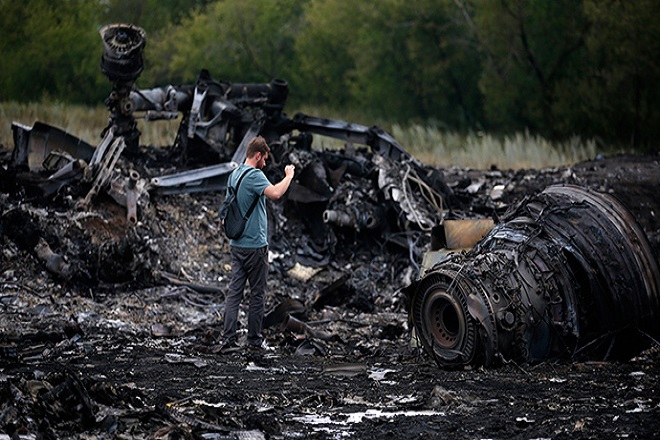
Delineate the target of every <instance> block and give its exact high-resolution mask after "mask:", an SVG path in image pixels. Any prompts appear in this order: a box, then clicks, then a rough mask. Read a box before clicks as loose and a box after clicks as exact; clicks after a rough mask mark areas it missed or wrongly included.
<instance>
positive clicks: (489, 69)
mask: <svg viewBox="0 0 660 440" xmlns="http://www.w3.org/2000/svg"><path fill="white" fill-rule="evenodd" d="M475 4H476V5H477V7H476V8H475V17H474V23H475V26H476V29H477V35H478V38H479V42H480V46H481V48H482V50H483V53H484V56H485V59H486V63H485V68H484V74H483V76H482V78H481V82H480V86H481V90H482V91H483V93H484V96H485V103H486V105H485V111H486V115H487V118H488V120H489V121H490V123H491V124H492V125H494V126H497V127H500V128H501V129H504V130H511V129H515V128H516V127H527V128H529V129H532V130H533V131H537V132H541V133H544V134H546V135H549V136H552V137H557V136H558V135H561V134H566V133H558V126H557V119H558V115H557V114H556V113H557V110H558V109H557V106H556V103H557V100H558V95H561V94H562V93H563V92H564V91H566V90H570V89H571V88H573V87H575V84H576V82H577V81H578V80H579V77H580V76H579V71H578V70H576V69H574V66H576V65H578V64H579V60H580V59H581V58H582V57H584V56H585V47H584V37H585V32H586V29H587V26H586V20H585V18H584V16H583V14H582V6H581V1H580V0H555V1H552V2H543V1H534V0H502V1H498V2H492V1H488V0H476V1H475Z"/></svg>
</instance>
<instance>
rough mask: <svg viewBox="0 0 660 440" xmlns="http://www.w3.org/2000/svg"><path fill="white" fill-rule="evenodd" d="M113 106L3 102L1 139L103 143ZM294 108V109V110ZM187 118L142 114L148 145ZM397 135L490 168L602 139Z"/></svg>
mask: <svg viewBox="0 0 660 440" xmlns="http://www.w3.org/2000/svg"><path fill="white" fill-rule="evenodd" d="M302 111H303V112H304V113H307V114H310V115H314V116H323V117H328V118H335V119H339V120H343V121H346V122H354V123H358V124H363V125H367V126H370V125H373V124H370V123H369V122H365V121H361V120H359V118H360V117H359V116H355V118H356V119H348V118H343V117H342V116H340V115H336V114H332V113H327V112H326V113H324V112H323V109H313V108H312V109H307V108H305V109H303V110H302ZM108 115H109V112H108V110H107V109H106V108H105V107H103V106H97V107H88V106H82V105H69V104H61V103H47V104H44V103H27V104H26V103H15V102H3V103H0V145H2V146H4V147H5V148H13V139H12V133H11V123H12V122H13V121H16V122H19V123H21V124H23V125H27V126H32V124H34V122H36V121H41V122H44V123H47V124H50V125H53V126H55V127H58V128H60V129H62V130H64V131H66V132H68V133H70V134H72V135H74V136H77V137H79V138H81V139H83V140H84V141H86V142H88V143H89V144H91V145H98V143H99V142H100V133H101V131H102V130H103V128H105V126H106V125H107V123H108ZM292 115H293V113H291V114H290V116H292ZM180 121H181V118H180V117H179V118H178V119H176V120H173V121H153V122H146V121H144V120H141V119H138V129H139V130H140V132H141V133H142V134H141V137H140V143H141V144H143V145H156V146H158V145H171V144H172V143H173V142H174V138H175V136H176V132H177V129H178V126H179V124H180ZM383 127H384V128H386V129H387V130H388V131H389V132H390V134H392V136H394V138H395V139H396V140H397V141H398V142H399V143H400V144H401V145H402V146H403V147H404V148H406V150H407V151H409V152H410V153H411V154H412V155H414V156H415V157H416V158H417V159H419V160H420V161H421V162H423V163H425V164H428V165H431V166H434V167H440V168H446V167H451V166H459V167H469V168H474V169H488V168H490V167H491V166H496V167H498V168H500V169H530V168H535V169H541V168H548V167H556V166H561V165H572V164H574V163H577V162H580V161H582V160H586V159H593V158H594V157H595V156H596V154H597V153H598V150H597V147H596V143H595V142H594V141H592V140H587V141H583V140H581V139H579V138H577V137H576V138H574V139H570V140H569V141H566V142H564V143H552V142H550V141H548V140H546V139H544V138H542V137H539V136H536V135H532V134H530V133H516V134H513V135H510V136H504V137H499V136H495V135H492V134H489V133H471V134H460V133H455V132H447V131H445V130H442V129H440V128H438V127H436V126H433V125H426V126H425V125H419V124H412V125H405V126H404V125H400V124H393V125H391V126H389V127H385V126H383ZM342 146H343V144H342V142H341V141H338V140H336V139H328V138H323V137H318V136H317V137H316V138H315V148H319V149H321V148H331V149H332V148H341V147H342Z"/></svg>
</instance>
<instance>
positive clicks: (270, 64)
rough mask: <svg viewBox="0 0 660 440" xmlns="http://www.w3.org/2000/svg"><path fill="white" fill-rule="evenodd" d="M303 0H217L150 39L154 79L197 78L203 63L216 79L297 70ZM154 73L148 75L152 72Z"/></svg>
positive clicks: (264, 77) (259, 77) (263, 77)
mask: <svg viewBox="0 0 660 440" xmlns="http://www.w3.org/2000/svg"><path fill="white" fill-rule="evenodd" d="M303 3H304V2H302V1H299V0H278V1H271V0H244V1H241V2H234V1H218V2H216V3H212V4H209V5H208V6H207V7H206V8H203V9H200V10H198V11H195V12H193V13H192V14H191V16H190V17H189V18H183V19H182V22H181V24H179V25H171V26H169V27H168V28H166V29H165V30H164V32H162V33H161V35H160V38H159V40H158V41H154V42H153V43H151V44H150V49H149V51H148V53H147V55H148V57H149V58H150V59H153V60H158V64H156V63H155V62H154V63H153V65H154V66H153V67H155V68H154V70H153V72H152V74H151V76H150V78H151V80H152V81H153V82H160V83H163V82H165V81H168V82H169V81H182V82H190V81H193V80H194V78H195V77H196V75H197V73H198V72H199V70H200V69H201V68H206V69H208V70H209V71H210V73H211V75H212V76H213V77H215V78H217V79H223V80H227V81H231V82H266V81H269V80H270V79H272V78H274V77H282V78H285V79H287V78H288V77H290V76H292V75H290V74H291V73H292V72H293V71H295V70H294V68H292V66H295V64H296V62H295V53H294V39H295V34H296V32H297V28H298V26H299V21H300V19H301V17H302V4H303ZM148 78H149V77H148Z"/></svg>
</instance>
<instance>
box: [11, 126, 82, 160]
mask: <svg viewBox="0 0 660 440" xmlns="http://www.w3.org/2000/svg"><path fill="white" fill-rule="evenodd" d="M11 129H12V134H13V136H14V151H13V156H12V159H13V162H14V165H15V166H16V167H17V168H20V167H27V168H28V169H29V170H30V171H33V172H38V171H42V170H44V169H45V166H44V163H45V162H47V159H48V158H49V155H51V154H52V153H55V152H60V153H67V154H68V155H70V156H72V157H73V158H76V159H81V160H83V161H86V162H88V161H89V160H90V159H91V158H92V155H93V154H94V148H93V147H92V146H91V145H89V144H88V143H87V142H85V141H83V140H81V139H78V138H76V137H75V136H72V135H71V134H69V133H66V132H65V131H63V130H61V129H59V128H57V127H53V126H51V125H48V124H45V123H43V122H39V121H37V122H35V123H34V125H33V126H32V127H28V126H26V125H23V124H20V123H18V122H13V123H12V125H11Z"/></svg>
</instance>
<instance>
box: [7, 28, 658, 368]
mask: <svg viewBox="0 0 660 440" xmlns="http://www.w3.org/2000/svg"><path fill="white" fill-rule="evenodd" d="M101 37H102V40H103V49H104V50H103V55H102V57H101V70H102V71H103V73H104V74H105V75H106V76H107V77H108V79H109V80H110V81H111V82H112V92H111V93H110V95H109V96H108V98H107V99H106V101H105V103H106V105H107V107H108V109H109V111H110V117H109V122H108V126H107V127H106V128H105V129H104V130H103V133H102V140H101V142H100V144H99V145H98V146H97V147H92V146H90V145H88V144H86V143H85V142H83V141H81V140H79V139H77V138H75V137H74V136H71V135H69V134H67V133H64V132H62V131H61V130H58V129H56V128H54V127H50V126H47V125H45V124H41V123H36V124H35V125H34V126H33V127H31V128H30V127H26V126H23V125H21V124H17V123H15V124H14V125H13V126H12V128H13V132H14V143H15V149H14V152H13V162H14V166H15V167H16V168H18V169H27V170H30V171H32V172H38V173H45V174H46V175H47V176H48V177H47V179H46V180H45V181H44V182H43V183H41V184H40V185H41V188H42V190H43V192H44V193H55V192H57V191H58V190H59V188H61V187H63V186H65V185H71V184H78V185H79V186H80V187H81V188H84V189H85V193H84V194H83V195H82V197H80V199H79V200H78V202H77V205H78V206H79V207H81V208H89V206H90V204H91V202H92V200H93V199H94V197H95V196H96V195H97V194H99V192H101V191H106V192H107V193H108V194H110V195H111V196H112V197H113V198H114V199H115V200H116V201H117V202H118V203H120V204H121V205H124V206H125V207H126V213H127V219H128V221H129V222H130V223H132V224H135V223H136V222H137V221H138V218H139V213H140V205H141V204H144V203H146V202H145V200H146V199H147V198H148V196H149V195H150V194H178V193H192V192H203V191H222V190H223V189H224V188H225V187H226V182H227V178H228V176H229V174H230V173H231V172H232V171H233V170H234V169H235V168H236V167H237V166H238V164H239V163H241V162H242V161H243V160H244V158H245V150H246V147H247V144H248V143H249V141H250V140H251V139H252V138H254V137H255V136H257V135H261V136H264V137H265V138H266V140H267V141H268V143H269V145H270V146H271V158H272V160H271V161H270V163H269V166H268V168H267V169H266V170H265V171H266V173H267V175H269V177H273V178H274V179H276V178H277V177H278V173H281V169H282V168H283V166H284V164H286V163H291V162H293V163H296V165H297V169H299V170H300V171H299V174H298V175H297V178H296V183H295V184H294V185H292V187H291V189H290V192H289V195H288V200H289V201H291V202H293V203H295V204H298V206H300V207H302V208H301V209H299V210H298V214H299V215H300V216H304V217H307V222H306V224H307V225H308V227H309V228H310V229H312V230H315V228H317V229H316V230H319V229H318V228H319V226H318V225H319V224H321V225H326V226H327V225H332V226H335V227H338V228H352V229H355V230H356V231H358V232H365V231H366V232H367V233H374V234H375V233H377V231H379V230H382V228H383V227H384V225H386V228H387V229H389V230H392V229H396V230H403V231H405V230H406V229H416V230H417V231H421V232H423V233H429V234H431V243H432V249H431V250H430V252H428V253H427V254H426V256H425V262H424V264H423V267H422V270H421V272H420V273H419V277H418V279H417V280H415V281H414V282H413V283H412V284H411V285H410V286H408V287H407V288H405V289H404V290H405V293H406V295H407V297H408V312H409V318H410V323H411V326H412V329H413V332H414V334H415V338H416V339H417V340H419V341H420V345H421V347H422V348H423V349H424V350H425V351H426V352H427V353H428V354H429V355H431V356H432V357H433V359H435V360H436V362H437V364H438V365H439V366H440V367H442V368H463V367H479V366H493V365H499V364H502V363H505V362H509V361H515V362H520V363H525V362H538V361H543V360H546V359H575V358H598V359H603V358H626V357H629V356H631V355H634V354H635V353H637V352H638V351H639V350H640V349H641V348H642V347H643V346H644V345H645V344H647V343H648V342H649V341H653V340H656V339H657V338H658V335H659V334H660V331H659V325H658V318H659V317H660V288H659V285H660V282H659V281H658V280H660V275H659V270H658V264H657V259H656V258H655V257H654V256H653V253H652V251H651V249H650V247H649V244H648V241H647V239H646V237H645V236H644V233H643V231H642V230H641V228H640V227H639V226H638V225H637V224H636V222H635V219H634V218H633V217H632V215H631V214H630V213H629V212H628V211H627V210H626V208H625V207H624V206H623V205H622V204H621V203H620V202H619V201H617V200H616V199H614V198H613V197H611V196H608V195H606V194H601V193H597V192H595V191H591V190H587V189H584V188H581V187H576V186H553V187H549V188H548V189H546V190H545V191H544V192H543V193H541V194H539V195H537V196H535V197H532V198H528V199H526V200H525V201H523V202H522V203H521V204H519V205H518V206H517V207H515V209H512V210H511V211H510V212H509V213H507V215H506V216H505V217H503V218H502V219H499V220H498V224H497V225H496V226H495V227H494V228H493V229H492V230H490V232H487V233H486V234H485V237H484V238H483V240H481V241H479V242H478V243H476V240H475V242H474V243H471V245H472V244H474V245H475V246H474V247H473V248H472V249H447V240H446V239H447V237H446V236H445V237H442V239H438V236H440V235H442V234H443V232H441V231H444V224H445V220H446V219H448V218H450V217H451V195H452V191H451V190H450V188H449V187H448V186H447V185H446V184H445V182H444V181H443V176H442V173H441V172H440V171H438V170H435V169H432V168H430V167H426V166H424V165H423V164H421V163H419V162H418V161H417V160H416V159H415V158H414V157H413V156H412V155H410V154H409V153H408V152H407V151H406V150H405V149H404V148H403V147H402V146H401V145H400V144H399V143H397V142H396V140H395V139H394V138H393V137H392V136H391V135H390V134H388V133H387V132H385V131H384V130H382V129H381V128H379V127H377V126H372V127H366V126H362V125H358V124H351V123H346V122H342V121H336V120H329V119H324V118H318V117H313V116H309V115H304V114H300V113H299V114H296V115H295V116H294V117H293V118H289V117H288V116H287V115H286V113H284V106H285V103H286V100H287V97H288V92H289V89H288V84H287V83H286V81H284V80H281V79H273V80H272V81H271V82H269V83H264V84H236V83H226V82H221V81H216V80H214V79H213V78H212V77H211V75H210V73H209V72H208V71H206V70H202V71H201V72H200V73H199V75H198V77H197V81H196V83H195V84H190V85H181V86H172V85H168V86H165V87H158V88H153V89H146V90H145V89H138V88H137V87H136V86H135V81H136V80H137V79H138V77H139V75H140V73H141V72H142V69H143V58H142V53H143V49H144V46H145V44H146V35H145V33H144V31H143V30H142V29H141V28H139V27H136V26H132V25H124V24H114V25H109V26H106V27H104V28H103V29H102V30H101ZM179 116H182V120H181V123H180V126H179V129H178V134H177V139H176V145H175V147H176V150H177V151H178V156H177V157H178V159H177V160H179V161H182V158H183V162H184V161H185V158H186V157H192V156H194V155H200V154H201V155H203V157H204V158H205V159H207V161H208V162H210V163H211V165H208V164H205V166H201V167H196V168H191V167H187V168H188V169H185V170H184V171H181V172H177V173H172V174H166V175H159V176H151V177H148V178H143V177H142V176H140V174H139V173H138V172H137V171H136V170H134V169H128V170H119V171H118V170H117V166H116V165H117V163H118V161H119V158H120V156H122V155H127V154H133V155H135V154H139V139H140V132H139V130H138V128H137V123H136V119H139V118H144V119H145V120H148V121H150V120H158V119H176V118H178V117H179ZM314 135H320V136H328V137H332V138H336V139H340V140H343V141H345V142H346V143H347V146H348V147H347V149H346V150H345V151H343V152H342V154H339V153H337V152H332V151H323V152H321V153H317V152H313V151H312V149H311V147H312V139H313V136H314ZM354 144H357V145H364V146H367V147H369V154H367V155H364V154H352V152H353V151H355V147H353V145H354ZM183 162H182V163H183ZM346 175H354V176H366V175H370V176H374V175H375V176H376V177H375V179H374V180H375V181H377V190H375V191H374V190H373V189H368V188H359V187H358V186H356V185H355V184H353V186H348V190H345V191H344V193H345V195H346V197H345V198H338V197H337V193H338V191H337V190H336V189H337V188H338V186H339V185H340V181H341V180H342V177H343V176H346ZM318 235H322V232H317V233H314V232H312V237H313V238H314V237H315V236H318ZM399 237H403V238H401V240H402V242H401V243H399V244H400V245H402V246H403V247H406V246H411V244H410V237H405V236H399ZM478 238H481V235H479V237H478ZM40 246H41V248H43V249H44V250H43V251H42V252H41V253H42V254H44V255H45V257H44V259H45V260H47V262H48V261H50V262H52V261H60V260H61V258H60V259H59V260H58V256H57V255H54V254H53V253H52V251H50V250H49V248H48V245H47V244H44V243H41V244H40ZM411 254H413V252H412V250H411ZM414 257H415V256H413V257H411V260H413V259H414ZM47 264H48V263H47ZM53 272H55V273H59V274H60V275H66V273H65V272H66V268H62V267H59V266H58V267H57V268H55V270H53ZM285 320H286V317H285Z"/></svg>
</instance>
